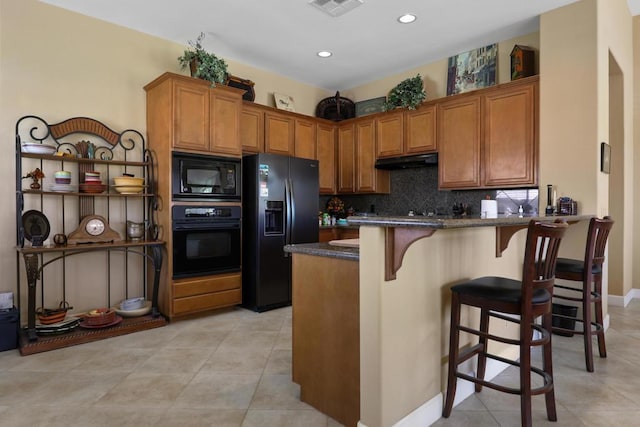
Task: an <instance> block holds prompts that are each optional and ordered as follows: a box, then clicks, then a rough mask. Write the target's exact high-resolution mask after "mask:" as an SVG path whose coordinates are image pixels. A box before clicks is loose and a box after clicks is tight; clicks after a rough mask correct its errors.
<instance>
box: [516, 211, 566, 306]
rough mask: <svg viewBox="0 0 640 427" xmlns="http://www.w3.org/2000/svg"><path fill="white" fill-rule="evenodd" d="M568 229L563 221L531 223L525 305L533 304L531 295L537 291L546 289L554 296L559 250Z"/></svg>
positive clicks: (527, 250)
mask: <svg viewBox="0 0 640 427" xmlns="http://www.w3.org/2000/svg"><path fill="white" fill-rule="evenodd" d="M568 227H569V224H567V223H566V222H564V221H561V220H556V221H555V222H552V223H550V222H536V221H534V220H531V221H530V222H529V228H528V231H527V243H526V247H525V254H524V265H523V273H522V287H523V289H522V302H523V304H525V305H528V304H530V303H531V295H532V293H533V291H535V290H537V289H546V290H548V291H549V292H550V293H551V294H552V295H553V283H554V279H555V269H556V259H557V258H558V249H559V248H560V242H561V241H562V237H563V236H564V233H565V231H566V230H567V228H568ZM527 300H528V301H527Z"/></svg>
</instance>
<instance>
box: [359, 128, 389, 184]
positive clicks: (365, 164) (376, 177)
mask: <svg viewBox="0 0 640 427" xmlns="http://www.w3.org/2000/svg"><path fill="white" fill-rule="evenodd" d="M355 144H356V193H389V189H390V181H389V171H386V170H379V169H376V168H375V163H376V131H375V121H374V120H373V119H370V120H363V121H358V122H356V123H355Z"/></svg>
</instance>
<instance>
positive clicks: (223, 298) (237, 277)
mask: <svg viewBox="0 0 640 427" xmlns="http://www.w3.org/2000/svg"><path fill="white" fill-rule="evenodd" d="M171 291H172V292H171V314H170V316H171V317H173V316H182V315H186V314H193V313H197V312H200V311H206V310H211V309H214V308H221V307H227V306H231V305H236V304H240V303H241V302H242V275H241V274H240V273H231V274H217V275H214V276H205V277H195V278H188V279H178V280H174V281H173V283H172V284H171Z"/></svg>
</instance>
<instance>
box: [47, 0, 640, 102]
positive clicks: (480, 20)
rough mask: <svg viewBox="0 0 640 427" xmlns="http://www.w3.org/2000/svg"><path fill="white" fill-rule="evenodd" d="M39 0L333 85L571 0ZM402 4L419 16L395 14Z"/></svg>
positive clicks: (415, 61)
mask: <svg viewBox="0 0 640 427" xmlns="http://www.w3.org/2000/svg"><path fill="white" fill-rule="evenodd" d="M41 1H43V2H45V3H49V4H52V5H56V6H59V7H62V8H66V9H69V10H72V11H75V12H78V13H81V14H84V15H88V16H92V17H95V18H98V19H101V20H104V21H107V22H111V23H114V24H118V25H121V26H124V27H128V28H132V29H135V30H138V31H140V32H143V33H147V34H151V35H154V36H157V37H160V38H163V39H167V40H171V41H174V42H177V43H181V44H185V45H186V43H187V41H188V40H195V38H196V37H197V36H198V34H199V33H200V32H201V31H202V32H204V33H205V34H206V36H205V38H204V41H203V45H204V47H205V48H206V49H207V50H209V51H211V52H214V53H215V54H216V55H218V56H220V57H222V58H224V59H227V60H232V61H236V62H240V63H243V64H246V65H250V66H253V67H256V68H260V69H263V70H268V71H271V72H274V73H277V74H279V75H283V76H286V77H289V78H291V79H294V80H297V81H300V82H303V83H307V84H311V85H314V86H317V87H320V88H324V89H327V90H331V91H335V90H345V89H350V88H352V87H355V86H359V85H361V84H364V83H367V82H369V81H373V80H377V79H380V78H384V77H386V76H389V75H393V74H397V73H399V72H402V71H405V70H409V69H412V68H415V67H418V66H420V65H423V64H427V63H430V62H434V61H437V60H440V59H443V58H447V57H449V56H451V55H455V54H457V53H460V52H465V51H468V50H470V49H474V48H477V47H480V46H484V45H487V44H491V43H494V42H497V41H500V40H505V39H509V38H512V37H515V36H519V35H523V34H529V33H532V32H535V31H538V21H539V19H538V16H539V15H540V14H542V13H544V12H546V11H549V10H552V9H555V8H558V7H561V6H565V5H567V4H570V3H573V2H575V1H577V0H536V1H531V0H482V1H478V0H429V1H425V0H362V2H363V4H361V5H359V6H357V7H356V8H354V9H353V10H350V11H349V12H347V13H345V14H343V15H341V16H338V17H333V16H330V15H329V14H327V13H325V12H324V11H322V10H320V9H318V8H316V7H314V6H312V5H310V4H309V1H310V0H215V1H212V0H154V1H153V2H149V0H91V1H87V0H41ZM321 1H324V0H321ZM333 1H335V2H337V3H339V4H340V5H343V3H342V2H344V1H345V0H333ZM350 1H354V2H356V1H357V0H350ZM627 2H628V4H629V8H630V10H631V13H632V15H637V14H639V13H640V0H627ZM407 12H410V13H413V14H415V15H416V16H417V20H416V21H415V22H414V23H412V24H400V23H398V22H397V20H396V19H397V18H398V17H399V16H400V15H402V14H404V13H407ZM321 50H328V51H331V52H333V56H331V57H330V58H326V59H323V58H320V57H318V56H317V55H316V53H317V52H318V51H321ZM176 63H177V62H176Z"/></svg>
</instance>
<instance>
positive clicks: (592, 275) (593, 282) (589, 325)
mask: <svg viewBox="0 0 640 427" xmlns="http://www.w3.org/2000/svg"><path fill="white" fill-rule="evenodd" d="M612 227H613V220H612V219H611V217H608V216H605V217H604V218H603V219H599V218H591V221H590V222H589V230H588V232H587V246H586V249H585V252H584V260H577V259H569V258H558V260H557V263H556V279H564V280H573V281H577V282H582V286H581V287H579V288H573V287H570V286H565V285H559V284H557V283H556V284H555V286H554V287H555V288H556V289H562V290H563V291H564V292H563V293H554V295H553V298H554V300H568V301H575V302H577V303H579V306H580V307H581V308H582V318H579V317H570V316H566V315H564V314H561V313H554V314H553V318H554V319H555V320H556V322H554V325H555V326H553V331H554V332H558V333H560V334H562V335H565V334H566V335H572V334H574V333H575V334H582V335H583V336H584V357H585V364H586V367H587V371H589V372H593V343H592V337H593V336H594V335H596V336H597V337H598V350H599V352H600V357H607V348H606V346H605V342H604V328H603V327H602V264H603V263H604V259H605V256H604V252H605V248H606V246H607V239H608V238H609V232H610V231H611V228H612ZM576 294H577V295H576ZM591 304H593V305H594V313H595V321H593V320H592V318H593V317H592V315H591ZM562 319H567V320H575V321H577V322H579V323H581V324H582V329H581V330H574V329H569V328H566V327H563V326H562Z"/></svg>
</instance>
